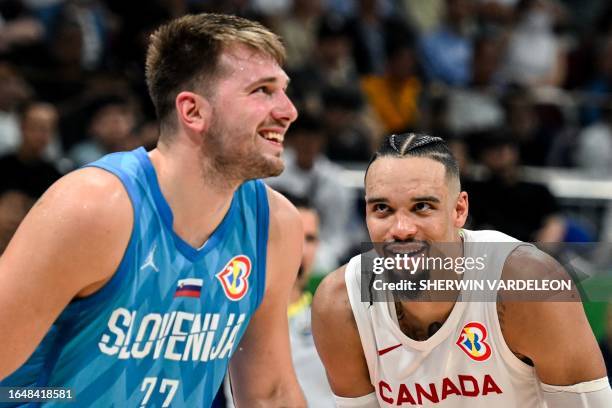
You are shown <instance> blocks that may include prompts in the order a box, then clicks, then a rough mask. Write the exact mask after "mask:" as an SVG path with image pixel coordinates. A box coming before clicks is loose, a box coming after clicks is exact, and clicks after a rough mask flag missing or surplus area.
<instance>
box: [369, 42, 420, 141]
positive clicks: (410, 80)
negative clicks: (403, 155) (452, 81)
mask: <svg viewBox="0 0 612 408" xmlns="http://www.w3.org/2000/svg"><path fill="white" fill-rule="evenodd" d="M387 54H388V60H387V63H386V66H385V73H384V74H383V75H377V74H371V75H367V76H365V77H363V79H362V80H361V87H362V89H363V92H364V94H365V95H366V98H367V100H368V103H369V105H370V106H371V107H372V110H373V111H374V113H375V114H376V115H377V117H378V119H379V120H380V123H381V124H382V126H383V128H384V132H385V133H400V132H404V131H407V130H412V129H415V128H416V127H417V126H418V122H419V96H420V94H421V81H420V80H419V78H418V77H417V75H416V60H415V55H414V51H413V48H412V46H411V45H410V44H409V43H408V39H395V40H393V41H391V40H390V41H389V44H388V52H387Z"/></svg>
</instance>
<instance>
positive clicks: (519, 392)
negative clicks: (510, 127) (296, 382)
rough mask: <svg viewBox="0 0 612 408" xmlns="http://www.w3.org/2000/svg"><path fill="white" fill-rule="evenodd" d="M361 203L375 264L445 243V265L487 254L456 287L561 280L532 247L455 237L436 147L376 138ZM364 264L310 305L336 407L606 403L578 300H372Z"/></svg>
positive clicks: (456, 184)
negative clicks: (479, 281)
mask: <svg viewBox="0 0 612 408" xmlns="http://www.w3.org/2000/svg"><path fill="white" fill-rule="evenodd" d="M365 196H366V197H365V198H366V223H367V227H368V231H369V234H370V238H371V240H372V242H373V243H375V244H374V245H375V248H376V251H375V253H376V254H379V253H381V252H382V253H383V254H388V253H391V254H402V255H407V256H408V257H411V258H416V257H418V256H419V255H422V254H430V253H431V251H432V248H434V247H437V246H438V244H441V243H448V244H449V245H452V247H451V248H454V250H455V251H457V252H456V257H455V258H451V259H457V258H458V257H464V258H468V257H475V256H476V255H478V254H483V253H484V254H487V255H488V258H487V259H486V262H485V263H483V268H482V270H480V271H476V270H474V271H465V273H464V274H462V275H458V274H457V275H456V277H455V278H456V279H457V280H464V281H467V280H468V279H473V278H476V277H486V278H487V279H491V280H497V281H499V280H501V279H505V278H507V277H508V276H518V277H523V278H526V277H529V276H531V275H537V274H540V273H541V271H547V273H548V272H550V271H553V272H552V273H557V274H560V275H562V274H563V271H562V268H560V265H559V264H558V263H557V262H556V261H555V260H554V259H553V258H551V257H549V256H548V255H546V254H544V253H543V252H541V251H539V250H538V249H537V248H535V247H534V246H533V245H531V244H526V243H523V242H520V241H517V240H515V239H513V238H512V237H509V236H508V235H505V234H502V233H500V232H497V231H470V230H467V229H463V225H464V224H465V221H466V218H467V216H468V196H467V193H466V192H464V191H461V184H460V180H459V169H458V166H457V162H456V161H455V159H454V158H453V155H452V154H451V152H450V150H449V149H448V147H447V146H446V144H445V142H444V140H443V139H441V138H439V137H432V136H429V135H424V134H412V133H408V134H400V135H391V136H388V137H386V138H385V140H384V142H383V144H382V145H381V147H380V149H379V150H378V151H377V152H376V154H375V155H374V157H373V158H372V160H371V161H370V164H369V166H368V169H367V171H366V176H365ZM508 199H509V200H511V199H512V197H508ZM376 243H381V245H380V246H378V244H376ZM366 255H367V254H366ZM367 259H368V258H367V257H366V256H365V255H364V256H356V257H354V258H353V259H351V260H350V262H349V263H348V264H347V265H345V266H342V267H341V268H339V269H338V270H336V271H334V272H333V273H331V274H330V275H329V276H328V277H327V278H326V279H325V280H324V281H323V282H322V283H321V285H320V286H319V288H318V290H317V293H316V294H315V297H314V300H313V313H312V319H313V334H314V337H315V343H316V346H317V350H318V352H319V355H320V357H321V359H322V361H323V364H324V365H325V368H326V371H327V375H328V378H329V381H330V385H331V387H332V390H333V391H334V393H335V395H336V402H337V406H338V407H352V408H370V407H379V406H381V407H387V406H389V407H391V406H394V407H395V406H414V405H418V406H433V407H470V408H473V407H483V408H484V407H491V406H496V407H500V408H515V407H528V408H531V407H545V406H548V407H555V408H557V407H561V408H570V407H585V408H586V407H591V408H592V407H597V408H603V407H605V406H609V404H610V401H612V391H611V390H610V386H609V384H608V380H607V378H606V370H605V366H604V362H603V359H602V357H601V353H600V351H599V349H598V346H597V343H596V341H595V338H594V336H593V333H592V331H591V329H590V326H589V324H588V322H587V320H586V317H585V315H584V311H583V309H582V305H581V304H580V302H550V301H532V302H526V301H507V299H508V298H506V297H497V296H498V295H500V294H501V292H497V291H495V292H493V295H494V296H495V297H493V298H492V300H491V301H480V300H477V299H476V298H471V297H470V296H469V295H467V294H466V293H465V292H464V291H463V290H462V289H460V290H455V291H450V292H448V294H447V295H446V296H445V297H442V298H436V297H435V296H436V295H439V293H438V292H436V291H435V290H433V289H424V290H420V291H419V290H414V291H411V292H410V293H409V294H408V295H407V296H404V297H402V296H399V294H398V293H393V294H389V293H388V292H387V293H385V294H384V296H385V297H383V298H382V301H377V298H376V297H375V296H374V297H372V290H373V282H374V280H373V279H370V277H369V276H368V272H369V270H368V269H367V268H365V269H364V268H363V265H362V264H363V263H364V262H366V261H367ZM397 268H398V267H397V266H393V267H392V269H393V271H394V272H395V273H396V274H397V273H398V269H397ZM399 273H400V274H401V273H404V274H405V273H406V271H401V270H400V271H399ZM411 273H413V274H408V275H404V277H406V278H407V280H408V281H409V282H410V283H415V282H416V283H419V282H422V281H428V280H429V278H430V277H433V276H434V274H435V273H438V270H437V269H435V268H433V269H429V268H420V269H418V270H413V271H411ZM372 276H373V274H372ZM366 277H367V278H366ZM364 278H366V280H364ZM429 282H430V283H431V280H429ZM365 285H368V287H367V288H365ZM364 289H367V290H364ZM374 289H376V288H374ZM368 292H369V293H370V296H369V299H368V296H366V297H365V298H364V294H367V293H368ZM378 299H379V300H380V298H378ZM470 299H472V300H470ZM496 299H497V301H495V300H496ZM372 300H374V301H372ZM330 328H333V330H330Z"/></svg>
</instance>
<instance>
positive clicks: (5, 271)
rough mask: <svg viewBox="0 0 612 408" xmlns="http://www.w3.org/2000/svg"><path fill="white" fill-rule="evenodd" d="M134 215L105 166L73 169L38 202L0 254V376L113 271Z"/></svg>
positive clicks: (17, 363)
mask: <svg viewBox="0 0 612 408" xmlns="http://www.w3.org/2000/svg"><path fill="white" fill-rule="evenodd" d="M132 221H133V212H132V207H131V204H130V201H129V198H128V196H127V193H126V192H125V190H124V189H123V187H122V186H121V183H120V182H119V180H117V179H116V178H115V177H114V176H112V175H111V174H109V173H106V172H104V171H102V170H99V169H84V170H79V171H76V172H74V173H71V174H70V175H68V176H66V177H64V178H62V179H61V180H59V181H58V182H57V183H56V184H54V185H53V186H52V187H51V188H50V189H49V190H48V191H47V192H46V193H45V194H44V195H43V197H42V198H41V199H40V200H39V201H38V203H36V205H35V206H34V207H33V208H32V210H31V211H30V213H29V214H28V215H27V216H26V218H25V219H24V220H23V222H22V223H21V225H20V227H19V229H18V230H17V232H16V233H15V236H14V237H13V239H12V240H11V242H10V244H9V246H8V247H7V249H6V251H5V252H4V254H3V255H2V257H1V258H0V333H2V335H0V379H2V378H4V377H6V376H7V375H9V374H11V373H12V372H13V371H15V370H16V369H17V368H18V367H19V366H21V365H22V364H23V363H24V362H25V361H26V360H27V359H28V357H29V356H30V355H31V354H32V353H33V352H34V350H35V349H36V347H37V345H38V344H39V343H40V341H41V340H42V339H43V337H44V336H45V334H46V333H47V331H48V330H49V328H50V327H51V325H52V324H53V322H54V320H55V319H56V318H57V316H58V315H59V314H60V313H61V311H62V310H63V309H64V308H65V307H66V305H68V303H69V302H70V301H71V300H72V299H73V298H74V297H76V296H80V295H87V294H90V293H92V292H93V291H95V290H97V289H98V288H100V287H101V286H102V285H103V284H104V283H105V282H106V281H107V280H108V279H110V277H111V276H112V274H113V273H114V271H115V270H116V268H117V266H118V265H119V262H120V260H121V258H122V256H123V251H124V250H125V248H126V247H127V243H128V240H129V235H130V231H131V225H132Z"/></svg>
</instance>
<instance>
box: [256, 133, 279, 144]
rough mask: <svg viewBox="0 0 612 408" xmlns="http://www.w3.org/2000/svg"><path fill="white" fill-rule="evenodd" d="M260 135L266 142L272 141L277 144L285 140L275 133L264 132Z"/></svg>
mask: <svg viewBox="0 0 612 408" xmlns="http://www.w3.org/2000/svg"><path fill="white" fill-rule="evenodd" d="M261 135H262V136H263V137H264V138H265V139H267V140H273V141H275V142H278V143H282V142H283V140H284V139H285V137H284V135H282V134H280V133H276V132H265V133H261Z"/></svg>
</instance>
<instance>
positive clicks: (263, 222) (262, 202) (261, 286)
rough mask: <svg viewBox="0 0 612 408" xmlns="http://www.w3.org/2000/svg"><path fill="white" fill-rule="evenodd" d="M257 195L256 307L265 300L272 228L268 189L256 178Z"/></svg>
mask: <svg viewBox="0 0 612 408" xmlns="http://www.w3.org/2000/svg"><path fill="white" fill-rule="evenodd" d="M255 190H256V196H257V245H256V247H257V303H256V305H255V309H257V308H259V305H260V304H261V302H262V301H263V297H264V293H265V290H266V264H267V262H266V260H267V259H266V258H267V254H268V233H269V229H270V207H269V203H268V191H267V188H266V185H265V184H264V183H263V181H261V180H255Z"/></svg>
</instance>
